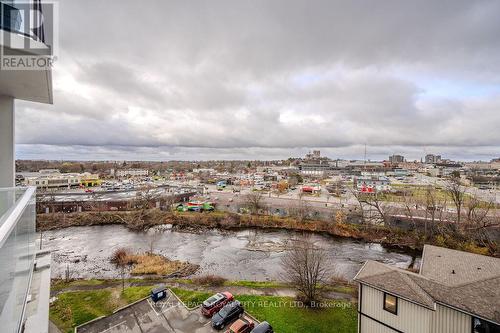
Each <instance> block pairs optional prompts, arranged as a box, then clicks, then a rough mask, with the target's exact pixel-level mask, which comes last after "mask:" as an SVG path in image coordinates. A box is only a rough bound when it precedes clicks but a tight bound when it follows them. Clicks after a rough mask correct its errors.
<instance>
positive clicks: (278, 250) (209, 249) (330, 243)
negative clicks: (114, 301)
mask: <svg viewBox="0 0 500 333" xmlns="http://www.w3.org/2000/svg"><path fill="white" fill-rule="evenodd" d="M155 234H156V235H157V236H154V235H155ZM297 235H298V234H297V233H295V232H290V231H261V230H242V231H235V232H227V231H220V230H211V231H206V232H203V233H199V234H198V233H187V232H179V231H172V230H160V231H158V230H150V231H148V232H136V231H131V230H129V229H127V228H125V227H123V226H120V225H110V226H92V227H72V228H66V229H60V230H54V231H47V232H44V234H43V238H44V248H46V249H51V250H52V251H53V254H52V275H53V277H63V276H64V272H65V270H66V267H69V271H70V273H71V276H72V277H74V278H77V277H78V278H91V277H93V278H117V277H118V273H117V271H116V270H115V269H114V266H113V265H112V264H111V263H110V262H109V257H110V256H111V254H112V253H113V251H114V250H116V249H118V248H121V247H126V248H129V249H131V250H134V251H149V248H150V242H151V241H152V240H153V239H156V241H154V242H153V243H154V251H155V252H156V253H159V254H163V255H165V256H167V257H168V258H170V259H179V260H185V261H189V262H192V263H195V264H199V265H200V270H199V272H198V273H197V274H216V275H220V276H223V277H226V278H228V279H239V280H256V281H263V280H277V279H279V278H280V272H281V268H280V258H281V256H282V255H283V253H284V252H283V248H284V246H285V244H286V243H287V242H288V241H290V240H291V239H293V238H294V237H297ZM312 239H313V240H314V242H315V244H316V245H318V246H320V247H322V248H324V249H326V250H327V253H328V257H329V261H330V262H331V263H332V265H333V267H334V269H335V272H336V274H338V275H340V276H342V277H344V278H348V279H349V278H352V277H354V275H355V274H356V272H357V271H358V270H359V268H360V267H361V265H362V264H363V263H364V261H365V260H368V259H371V260H377V261H380V262H384V263H388V264H391V265H395V266H398V267H402V268H406V267H408V266H409V265H410V264H411V262H412V257H411V256H410V255H407V254H403V253H398V252H392V251H389V250H386V249H385V248H383V247H382V246H381V245H380V244H374V243H365V242H359V241H353V240H347V239H338V238H333V237H330V236H322V235H312Z"/></svg>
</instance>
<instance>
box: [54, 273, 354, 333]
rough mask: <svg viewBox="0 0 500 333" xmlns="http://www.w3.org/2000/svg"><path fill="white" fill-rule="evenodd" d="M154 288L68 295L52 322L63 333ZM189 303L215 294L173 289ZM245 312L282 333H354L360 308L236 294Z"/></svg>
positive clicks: (62, 296)
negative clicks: (309, 305) (312, 306)
mask: <svg viewBox="0 0 500 333" xmlns="http://www.w3.org/2000/svg"><path fill="white" fill-rule="evenodd" d="M233 283H234V284H236V285H241V284H246V285H247V286H248V285H251V286H253V287H255V286H259V285H260V286H262V285H266V283H267V285H268V286H269V285H272V284H273V283H274V284H276V282H261V283H257V282H252V283H250V284H248V283H247V281H234V282H233ZM151 288H152V286H141V287H129V288H125V291H123V292H121V289H120V288H119V287H115V288H106V289H102V290H89V291H76V292H65V293H61V294H59V295H58V299H57V300H56V301H55V302H54V303H53V304H52V305H51V306H50V319H51V320H52V321H53V322H54V323H55V324H56V325H57V326H58V327H59V328H60V329H61V331H63V332H68V333H69V332H72V330H73V328H74V327H75V326H77V325H81V324H83V323H85V322H87V321H90V320H92V319H95V318H98V317H101V316H106V315H109V314H111V313H112V312H113V311H114V310H116V309H117V308H119V307H121V306H123V305H125V304H129V303H133V302H135V301H137V300H139V299H141V298H144V297H146V296H147V295H148V294H149V292H150V291H151ZM171 289H172V291H173V292H174V293H175V294H176V295H177V296H178V297H179V298H180V299H181V300H182V301H183V302H184V303H185V304H186V306H188V307H190V308H193V307H195V306H197V305H200V304H201V303H202V302H203V301H204V300H205V299H207V298H208V297H210V296H211V295H212V293H208V292H201V291H191V290H185V289H180V288H171ZM235 297H236V298H237V299H238V300H239V301H241V302H242V303H243V305H244V306H245V309H246V310H247V311H248V312H249V313H250V314H251V315H253V316H255V317H256V318H257V319H258V320H261V321H262V320H267V321H269V322H270V323H271V325H273V327H274V329H275V331H276V332H279V333H292V332H293V333H295V332H303V333H309V332H311V333H313V332H314V333H323V332H332V328H335V332H338V333H351V332H352V333H354V332H355V331H356V325H357V316H356V305H355V304H352V303H349V302H343V301H328V302H326V303H324V304H325V305H326V307H324V308H322V309H309V308H305V307H303V306H300V304H299V303H296V302H295V301H294V299H293V298H290V297H277V296H256V295H236V296H235Z"/></svg>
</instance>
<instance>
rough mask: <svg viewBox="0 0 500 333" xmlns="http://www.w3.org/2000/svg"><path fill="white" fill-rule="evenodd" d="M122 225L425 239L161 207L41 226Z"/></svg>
mask: <svg viewBox="0 0 500 333" xmlns="http://www.w3.org/2000/svg"><path fill="white" fill-rule="evenodd" d="M110 224H121V225H125V226H126V227H127V228H129V229H132V230H147V229H149V228H151V227H153V226H157V225H162V224H169V225H172V227H173V228H174V229H178V230H184V231H190V232H202V231H204V230H206V229H213V228H217V229H222V230H237V229H248V228H255V229H269V230H272V229H280V230H291V231H307V232H314V233H322V234H327V235H330V236H334V237H342V238H350V239H355V240H363V241H366V242H372V243H373V242H374V243H380V244H382V245H383V246H385V247H389V248H392V249H401V250H403V251H405V252H411V253H413V254H417V253H419V252H420V251H421V250H422V248H423V244H424V242H423V240H422V238H421V237H420V236H419V235H416V234H415V233H413V232H407V231H403V230H399V229H396V228H387V227H383V226H365V225H354V224H348V223H332V222H325V221H317V220H307V221H298V220H296V219H293V218H289V217H277V216H270V215H249V214H233V213H227V212H210V213H196V212H184V213H179V212H174V213H173V212H165V211H161V210H158V209H149V210H142V211H118V212H109V211H106V212H82V213H69V214H64V213H54V214H38V215H37V229H38V230H41V231H47V230H55V229H61V228H67V227H74V226H93V225H110Z"/></svg>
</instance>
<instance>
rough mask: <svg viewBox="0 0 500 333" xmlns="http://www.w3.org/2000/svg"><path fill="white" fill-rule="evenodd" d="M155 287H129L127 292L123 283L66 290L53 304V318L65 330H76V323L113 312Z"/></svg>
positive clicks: (51, 312) (51, 311)
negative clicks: (117, 285) (123, 288)
mask: <svg viewBox="0 0 500 333" xmlns="http://www.w3.org/2000/svg"><path fill="white" fill-rule="evenodd" d="M152 287H153V286H141V287H129V288H125V291H123V292H122V289H121V287H112V288H105V289H101V290H87V291H69V292H64V293H61V294H59V295H58V296H57V300H56V301H55V302H54V303H52V304H51V305H50V312H49V314H50V320H52V321H53V322H54V323H55V324H56V325H57V327H59V329H60V330H61V331H62V332H73V328H74V327H75V326H78V325H81V324H83V323H86V322H87V321H89V320H92V319H95V318H98V317H101V316H107V315H110V314H111V313H113V311H114V310H116V309H118V308H120V307H122V306H125V305H127V304H130V303H133V302H135V301H137V300H139V299H141V298H144V297H146V296H148V295H149V292H150V291H151V288H152Z"/></svg>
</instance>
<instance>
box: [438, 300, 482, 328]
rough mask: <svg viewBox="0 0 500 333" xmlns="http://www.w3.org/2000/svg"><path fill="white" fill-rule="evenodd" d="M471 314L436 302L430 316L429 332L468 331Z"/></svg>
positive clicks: (470, 324)
mask: <svg viewBox="0 0 500 333" xmlns="http://www.w3.org/2000/svg"><path fill="white" fill-rule="evenodd" d="M471 327H472V323H471V316H469V315H467V314H465V313H462V312H459V311H456V310H454V309H451V308H448V307H445V306H442V305H439V304H437V306H436V311H435V312H434V313H433V315H432V316H431V333H470V331H471Z"/></svg>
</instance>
